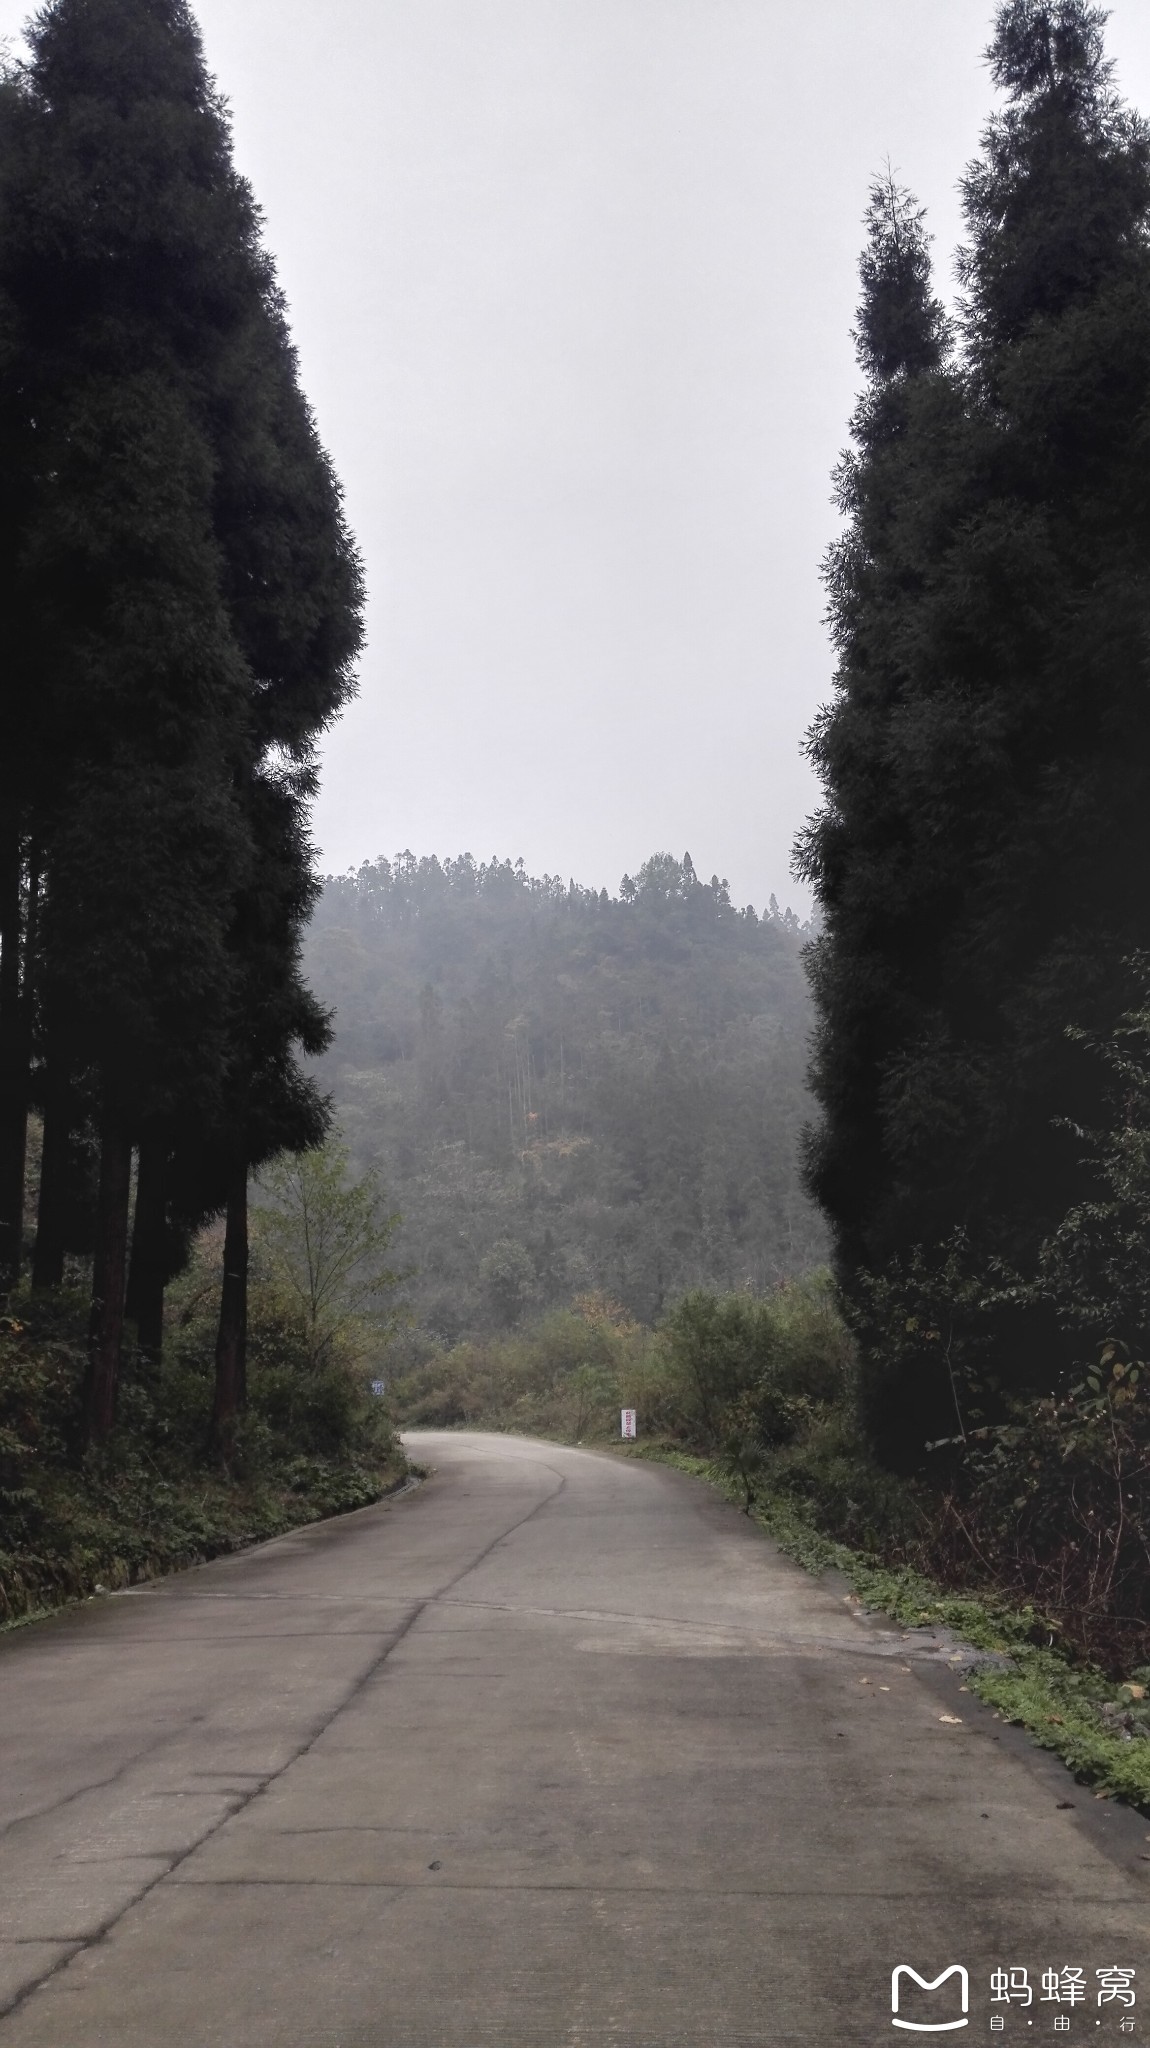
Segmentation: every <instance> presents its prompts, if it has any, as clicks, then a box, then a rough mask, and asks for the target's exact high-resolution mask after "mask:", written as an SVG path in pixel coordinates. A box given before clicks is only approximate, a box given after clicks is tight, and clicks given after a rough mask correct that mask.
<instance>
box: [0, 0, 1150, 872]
mask: <svg viewBox="0 0 1150 2048" xmlns="http://www.w3.org/2000/svg"><path fill="white" fill-rule="evenodd" d="M26 12H27V9H26V7H24V6H23V5H13V4H12V0H0V24H2V25H3V26H4V27H6V28H7V29H8V30H9V31H14V30H16V29H17V28H18V26H19V24H20V22H21V20H22V19H23V16H24V14H25V13H26ZM197 12H198V16H199V19H200V23H201V26H202V28H203V32H204V40H205V46H206V51H207V57H208V61H209V64H210V65H211V67H212V69H213V70H214V72H215V73H216V76H217V78H218V80H219V83H220V85H221V87H222V88H223V90H224V91H225V93H226V94H227V95H228V97H229V98H230V101H231V104H232V108H233V113H234V121H235V141H236V153H237V158H238V161H239V165H240V167H241V169H242V170H243V171H244V172H245V173H246V174H247V175H248V176H249V177H250V178H251V180H252V183H253V185H254V187H255V191H256V194H257V197H258V199H259V200H260V202H261V204H262V206H263V208H264V211H265V214H266V218H267V239H268V242H269V245H270V247H271V249H272V250H273V251H274V253H275V256H276V258H277V261H278V265H279V272H280V277H281V281H282V283H283V285H284V287H285V290H286V292H287V295H288V298H289V301H290V306H291V317H292V324H293V329H294V333H295V336H296V339H297V342H298V344H299V348H300V354H301V360H302V369H303V378H304V383H305V386H306V389H307V391H308V394H309V396H310V398H311V400H312V402H313V404H314V406H315V410H316V413H317V416H318V419H319V424H320V429H321V432H322V434H323V437H324V440H325V441H326V443H327V445H328V447H329V448H330V450H331V452H332V454H333V457H334V459H335V463H336V466H337V469H338V471H339V473H340V475H341V477H342V479H343V482H344V485H345V488H346V493H347V504H348V510H349V514H350V519H351V523H352V526H353V528H354V531H355V533H356V535H357V537H358V540H359V544H360V547H361V550H362V552H363V556H364V559H365V563H366V568H367V579H368V586H369V591H370V613H369V627H368V643H367V649H366V653H365V656H364V659H363V663H362V671H361V690H360V696H359V700H358V702H357V703H356V704H355V705H354V706H353V707H352V708H351V709H350V710H349V711H348V713H347V714H346V716H345V717H344V719H343V721H342V723H341V724H340V726H339V728H338V729H337V730H336V731H335V732H334V733H333V734H332V735H331V737H330V739H329V741H328V743H327V745H326V748H325V769H324V787H323V794H322V797H321V799H320V803H319V806H318V811H317V818H316V825H317V836H318V839H319V842H320V845H321V848H322V853H323V864H324V866H325V867H326V868H327V869H329V870H336V871H339V870H342V869H344V868H347V867H349V866H352V865H356V864H358V863H359V862H360V861H361V860H364V859H370V858H373V857H374V856H375V855H376V854H379V853H391V852H393V851H394V850H396V849H398V848H402V847H405V846H408V847H411V848H412V849H413V850H414V851H415V852H417V853H431V852H436V853H439V854H454V853H458V852H461V851H463V850H465V849H466V850H469V851H470V852H472V853H473V854H474V855H475V856H476V858H477V859H481V858H486V857H488V856H490V855H491V854H492V853H498V854H500V855H505V854H509V855H511V856H512V858H514V857H515V856H517V855H519V854H522V855H523V857H524V859H525V860H526V862H527V865H528V867H529V868H530V869H531V870H532V871H533V872H536V873H541V872H543V871H544V870H546V871H548V872H551V873H559V874H562V875H563V876H564V877H566V876H568V875H574V876H575V877H576V878H577V879H579V880H581V881H583V882H587V883H594V884H595V885H596V886H597V887H598V886H602V885H604V884H605V885H606V886H608V887H609V888H611V889H615V888H616V887H617V886H618V882H619V879H620V877H621V875H622V874H623V872H624V871H625V870H634V869H635V868H636V867H637V866H638V865H639V863H640V862H641V861H642V860H643V859H644V858H645V857H646V856H647V855H648V854H649V853H652V852H654V851H656V850H663V849H667V850H670V851H672V852H675V853H679V854H681V853H682V852H683V851H684V849H689V851H690V852H691V854H692V856H693V858H694V861H695V865H696V867H697V868H698V869H699V870H700V871H701V872H702V873H703V874H705V875H708V876H709V875H710V874H711V873H712V872H713V871H717V872H718V873H720V874H722V875H727V876H729V878H730V881H731V885H732V889H733V891H734V894H735V896H736V899H737V900H738V901H739V902H745V901H748V900H750V901H752V902H754V903H756V904H761V903H763V902H764V901H765V899H766V897H767V896H768V894H769V893H770V892H771V891H772V890H773V891H775V893H776V894H777V895H778V896H779V897H780V898H781V899H783V900H784V901H785V900H791V901H794V902H795V903H796V904H801V903H802V902H803V901H804V898H803V896H802V892H801V891H799V890H798V889H796V887H795V886H794V884H793V883H792V882H791V881H790V879H789V860H790V848H791V843H792V840H793V838H794V834H795V831H796V829H797V828H798V826H799V825H800V824H801V822H802V820H803V818H804V816H805V815H806V814H807V812H808V811H809V810H810V809H811V808H812V806H813V804H814V802H815V800H816V792H815V788H814V785H813V782H812V779H811V777H810V774H809V772H808V770H807V768H806V766H805V764H804V762H803V761H802V759H801V756H800V751H799V748H800V742H801V738H802V734H803V730H804V728H805V727H806V725H807V724H808V722H809V720H810V718H811V716H812V715H813V713H814V711H815V710H816V708H817V707H818V705H819V703H820V702H821V701H822V700H823V699H824V698H825V696H826V695H827V693H828V689H829V681H830V660H829V655H828V650H827V645H826V637H825V632H824V629H823V626H822V619H821V615H822V597H821V591H820V586H819V580H818V564H819V559H820V556H821V554H822V552H823V549H824V547H825V545H826V543H827V540H828V539H829V537H830V535H831V534H832V532H833V530H834V524H835V516H834V513H833V510H832V508H831V505H830V502H829V489H830V486H829V471H830V469H831V465H832V463H833V462H834V459H835V456H836V453H837V451H838V450H839V448H840V447H841V446H842V444H843V441H844V438H845V423H846V420H847V416H848V414H849V412H850V409H851V405H852V401H853V395H854V390H855V385H856V381H857V379H856V371H855V365H854V360H853V353H852V348H851V342H850V337H849V329H850V325H851V321H852V316H853V308H854V302H855V297H856V267H855V266H856V262H857V256H858V249H859V244H860V239H861V229H860V216H861V213H862V209H863V206H864V203H865V198H866V188H867V183H868V180H869V179H870V177H871V176H872V174H873V173H874V172H876V171H877V170H879V169H880V168H881V166H882V164H883V162H884V160H885V158H886V157H887V156H888V155H889V157H890V158H891V161H892V162H893V164H894V166H895V167H896V169H897V171H898V172H899V174H900V176H901V177H902V178H903V179H904V180H905V181H906V182H907V183H908V184H910V185H911V186H912V187H913V188H914V189H915V190H916V191H917V192H918V194H919V196H920V197H921V199H922V200H923V201H924V202H925V203H926V204H927V206H928V208H929V214H930V219H931V223H932V226H933V228H934V231H935V234H936V238H937V239H936V245H935V253H936V257H937V260H938V265H939V272H940V283H941V284H942V285H943V287H944V288H945V290H946V291H947V292H948V293H949V292H950V290H951V288H952V286H951V260H952V254H953V250H954V246H955V244H956V242H957V240H958V238H959V235H960V221H959V215H958V210H957V203H956V197H955V183H956V180H957V178H958V177H959V175H960V173H961V170H962V168H963V165H964V163H965V162H966V160H967V159H968V158H969V157H970V156H971V155H972V154H973V152H974V150H975V149H976V147H977V142H978V135H979V131H980V128H981V126H982V123H983V121H984V119H985V117H986V114H987V112H988V110H989V107H990V104H991V95H990V87H989V81H988V78H987V74H986V69H985V66H984V64H983V61H982V57H981V52H982V50H983V49H984V47H985V44H986V41H987V37H988V29H989V21H990V16H991V13H992V7H991V5H989V4H988V0H802V4H795V0H788V4H786V5H784V4H783V0H324V5H323V7H322V8H317V7H316V6H315V4H314V0H201V4H200V5H199V7H198V9H197ZM1110 45H1111V49H1112V51H1113V54H1114V55H1115V56H1116V58H1117V59H1118V63H1119V80H1120V84H1121V86H1122V88H1123V90H1124V91H1125V92H1126V94H1127V96H1128V97H1129V98H1130V99H1132V100H1133V101H1134V102H1135V104H1137V105H1139V106H1141V107H1143V108H1144V109H1148V110H1150V7H1148V6H1147V4H1146V0H1117V4H1116V5H1115V7H1114V9H1113V12H1112V16H1111V26H1110Z"/></svg>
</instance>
